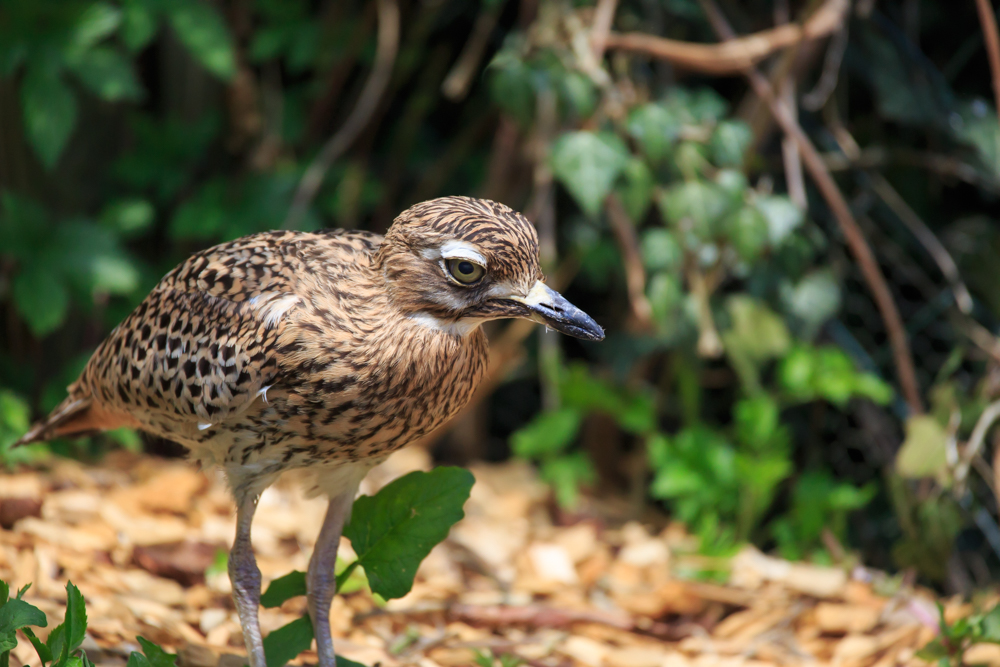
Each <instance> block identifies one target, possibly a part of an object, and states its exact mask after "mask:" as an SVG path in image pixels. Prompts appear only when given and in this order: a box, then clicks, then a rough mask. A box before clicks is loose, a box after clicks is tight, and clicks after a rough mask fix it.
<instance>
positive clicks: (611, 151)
mask: <svg viewBox="0 0 1000 667" xmlns="http://www.w3.org/2000/svg"><path fill="white" fill-rule="evenodd" d="M628 159H629V154H628V149H627V148H626V147H625V144H624V143H622V140H621V139H619V138H618V137H617V136H616V135H614V134H611V133H608V132H601V133H594V132H583V131H581V132H570V133H568V134H564V135H563V136H561V137H559V139H558V140H557V141H556V143H555V145H554V146H553V147H552V172H553V173H554V174H555V177H556V178H558V179H559V181H560V182H561V183H562V184H563V185H564V186H566V189H567V190H569V192H570V194H571V195H573V198H574V199H575V200H576V203H577V204H579V206H580V208H582V209H583V210H584V212H585V213H587V214H588V215H590V216H597V213H598V212H599V211H600V210H601V205H602V204H603V203H604V198H605V197H607V196H608V193H609V192H611V186H612V185H613V184H614V182H615V179H616V178H618V174H620V173H621V171H622V170H623V169H624V168H625V165H626V163H627V162H628Z"/></svg>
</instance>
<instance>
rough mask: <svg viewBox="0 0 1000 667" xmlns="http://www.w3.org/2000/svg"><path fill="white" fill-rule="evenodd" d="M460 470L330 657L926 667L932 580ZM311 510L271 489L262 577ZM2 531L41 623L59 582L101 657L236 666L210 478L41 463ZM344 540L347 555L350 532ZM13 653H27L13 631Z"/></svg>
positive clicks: (354, 613) (21, 488) (3, 519)
mask: <svg viewBox="0 0 1000 667" xmlns="http://www.w3.org/2000/svg"><path fill="white" fill-rule="evenodd" d="M428 465H429V461H428V458H427V455H426V454H425V453H424V452H423V451H421V450H419V449H411V450H405V451H403V452H400V453H398V454H397V455H395V456H394V457H393V458H392V459H390V460H389V461H388V462H387V463H386V464H385V465H383V466H382V467H381V468H379V469H377V470H376V471H374V472H373V473H372V475H371V476H370V477H369V479H368V480H366V482H365V486H364V487H363V489H362V490H363V491H365V492H368V493H372V492H373V491H374V490H376V489H377V488H379V487H380V486H381V485H383V484H385V483H387V482H388V481H389V480H391V479H393V478H395V477H396V476H398V475H401V474H404V473H405V472H408V471H410V470H413V469H418V468H423V469H426V468H427V467H428ZM472 470H473V472H474V473H475V475H476V480H477V483H476V486H475V488H474V489H473V492H472V498H471V499H470V501H469V503H468V504H467V505H466V518H465V520H464V521H462V522H461V523H459V524H458V525H456V526H455V528H454V529H453V530H452V532H451V535H450V537H449V538H448V540H447V541H446V542H444V543H443V544H441V545H439V546H438V547H437V548H436V549H434V551H433V552H431V555H430V556H429V557H428V558H427V560H426V561H425V562H424V563H423V565H422V566H421V568H420V571H419V573H418V575H417V580H416V584H415V585H414V587H413V591H412V592H411V593H410V594H409V595H407V596H406V597H405V598H402V599H400V600H393V601H390V602H389V603H388V604H386V605H379V604H378V603H376V602H375V601H374V600H373V599H372V597H371V596H370V594H368V593H367V592H366V591H364V590H361V591H355V592H353V593H349V594H347V595H342V596H338V597H337V598H336V599H335V601H334V605H333V613H332V619H333V620H332V624H333V632H334V637H335V639H336V648H337V652H338V653H340V654H343V655H345V656H346V657H348V658H351V659H354V660H357V661H359V662H362V663H364V664H367V665H376V664H380V665H383V666H385V667H392V666H396V665H419V666H420V667H434V666H435V665H442V666H448V665H469V664H472V663H473V660H474V659H475V656H476V652H477V651H479V652H482V651H485V650H489V651H491V652H492V653H493V655H496V656H500V655H504V654H510V655H514V656H517V657H519V658H521V659H522V660H523V661H524V662H525V663H526V664H529V665H550V666H553V667H555V666H560V667H562V666H567V667H568V666H572V665H585V666H588V667H684V666H687V665H732V666H736V665H757V666H763V665H797V664H829V665H841V666H844V667H848V666H851V667H854V666H857V667H861V666H869V665H871V666H876V665H877V666H879V667H883V666H889V665H911V664H912V665H923V664H925V663H923V662H922V661H920V660H919V659H917V658H915V656H914V654H915V651H916V650H917V649H919V648H920V647H921V646H923V645H924V644H925V643H927V642H928V641H929V640H930V639H931V638H932V637H933V636H934V634H935V625H936V623H935V619H936V610H935V606H934V598H933V596H932V595H931V594H930V593H928V592H927V591H923V590H921V589H915V588H913V587H911V586H906V585H904V584H901V583H900V581H899V580H898V579H892V578H888V577H886V576H884V575H882V574H880V573H878V572H873V571H871V570H868V569H865V568H863V567H860V566H856V567H854V568H853V569H845V568H822V567H816V566H812V565H807V564H801V563H789V562H786V561H782V560H779V559H776V558H772V557H769V556H766V555H764V554H761V553H760V552H758V551H756V550H754V549H752V548H747V549H745V550H744V551H742V552H741V553H740V554H738V555H737V556H736V557H734V558H732V559H727V560H725V561H713V560H712V559H708V558H705V557H700V556H698V555H697V554H696V553H694V551H693V543H692V540H691V538H690V537H689V536H688V535H687V534H686V533H685V532H684V530H683V529H682V528H681V527H679V526H676V525H668V526H666V527H665V528H663V529H662V530H655V531H654V530H651V529H650V528H649V527H647V526H645V525H643V524H640V523H637V522H625V523H623V524H622V523H621V522H616V521H613V520H608V519H605V520H599V519H595V518H588V519H583V520H577V521H576V522H575V523H573V524H572V525H557V522H555V521H554V520H553V517H554V516H555V515H556V513H555V512H554V511H553V508H552V504H551V499H550V495H549V492H548V490H547V488H546V487H545V485H543V484H542V483H540V482H539V481H538V479H537V477H536V476H535V475H534V473H533V472H532V470H531V469H530V468H529V467H526V466H523V465H520V464H516V463H508V464H503V465H478V466H475V467H474V468H472ZM594 507H596V506H592V508H594ZM324 509H325V507H324V503H323V502H322V501H320V500H306V499H304V498H303V496H302V494H301V493H300V492H299V491H298V488H297V487H296V485H295V484H294V480H293V479H285V480H283V481H282V482H280V483H279V484H278V485H276V486H275V487H273V488H272V489H269V490H268V491H267V492H266V493H265V494H264V496H263V497H262V498H261V501H260V508H259V510H258V512H257V516H256V519H255V523H254V529H253V542H254V547H255V549H256V552H257V556H258V562H259V564H260V569H261V571H262V573H263V576H264V579H265V582H266V581H268V580H270V579H273V578H275V577H278V576H281V575H283V574H285V573H287V572H288V571H289V570H291V569H299V570H305V569H306V564H307V559H308V554H309V553H311V550H312V546H313V543H314V540H315V537H316V534H317V532H318V531H319V524H320V521H321V519H322V516H323V511H324ZM590 515H591V516H600V513H599V512H598V511H596V510H595V511H593V512H590ZM561 522H562V523H569V522H568V521H566V520H565V517H563V518H562V521H561ZM0 524H2V525H3V529H0V578H3V579H4V580H6V581H7V582H9V583H11V584H12V588H13V587H14V586H18V587H20V586H23V585H24V584H27V583H29V582H31V583H32V584H33V585H32V587H31V589H30V591H29V592H28V594H27V596H26V599H27V600H29V601H30V602H32V603H33V604H35V605H37V606H38V607H40V608H41V609H42V610H44V611H45V612H46V613H47V614H48V616H49V619H50V622H49V628H51V627H54V626H55V625H56V623H58V622H59V621H60V620H61V618H62V614H63V611H62V610H63V605H64V602H65V595H66V594H65V584H66V581H67V579H68V580H71V581H72V582H73V583H75V584H76V585H77V586H79V588H80V590H81V591H82V592H83V594H84V596H85V598H86V601H87V608H88V615H89V631H88V638H87V640H86V642H85V644H84V648H86V649H87V651H88V655H89V656H90V657H91V658H92V659H93V660H94V661H95V662H96V663H97V664H99V665H101V664H108V665H123V664H124V663H125V661H126V659H127V656H128V654H129V652H130V651H132V650H134V649H137V648H138V646H137V644H136V640H135V637H136V635H142V636H144V637H146V638H148V639H151V640H153V641H155V642H158V643H160V644H161V645H163V646H164V647H165V648H168V649H169V650H172V651H174V652H177V653H179V655H180V661H179V662H180V664H181V665H185V666H191V667H214V666H215V665H221V666H226V667H236V666H238V665H242V664H243V662H242V660H243V658H242V656H244V655H245V653H244V651H243V646H242V638H241V634H240V626H239V623H238V621H237V617H236V613H235V611H234V608H233V603H232V601H231V599H230V597H229V593H230V587H229V580H228V577H227V575H226V574H225V571H224V569H222V571H219V568H218V567H214V568H213V567H212V565H213V563H217V562H218V557H219V555H220V553H224V550H225V549H226V548H227V546H228V545H229V544H230V543H231V541H232V537H233V532H234V528H235V521H234V510H233V504H232V501H231V500H230V498H229V495H228V493H227V492H226V489H225V485H224V482H223V480H222V479H221V478H220V477H219V476H218V475H216V474H215V473H208V474H204V473H202V472H198V471H197V470H196V469H194V468H193V467H192V466H190V465H187V464H184V463H182V462H176V461H164V460H159V459H153V458H148V457H140V456H136V455H131V454H128V453H125V452H119V453H116V454H113V455H111V456H108V457H106V458H105V460H104V461H103V462H102V464H101V465H100V466H99V467H90V466H85V465H82V464H79V463H76V462H74V461H68V460H53V461H52V462H51V465H50V466H49V467H48V468H47V469H45V470H43V471H36V472H30V471H28V472H18V473H16V474H8V475H0ZM341 549H342V554H344V555H346V556H351V555H352V554H351V552H350V549H349V543H347V542H346V541H345V542H344V544H343V545H342V547H341ZM707 568H717V569H719V568H721V569H724V570H726V571H728V572H729V574H728V580H727V581H726V583H725V584H718V583H706V582H705V581H698V580H696V579H694V578H692V575H693V573H696V572H698V571H704V570H705V569H707ZM206 570H207V571H208V572H207V573H206ZM265 585H266V584H265ZM946 608H947V613H948V615H949V616H952V617H958V616H959V615H961V614H964V613H968V612H969V608H968V606H967V605H962V604H961V603H960V602H958V601H951V602H949V603H948V604H947V605H946ZM304 611H305V600H304V598H296V599H293V600H289V601H288V602H286V603H285V605H284V606H283V607H282V608H280V609H265V610H262V611H261V624H262V626H263V629H264V632H265V633H266V632H268V631H270V630H273V629H275V628H278V627H280V626H281V625H283V624H285V623H287V622H289V621H291V620H293V619H295V618H297V617H299V616H300V615H301V614H302V613H304ZM41 634H42V635H44V634H45V630H43V631H42V633H41ZM966 657H967V661H968V662H969V663H977V662H978V663H990V664H1000V649H998V647H993V646H979V647H974V648H973V649H972V651H971V652H970V653H969V654H967V656H966ZM315 659H316V658H315V653H306V654H304V655H303V656H301V657H300V658H299V659H298V661H297V662H302V663H305V664H315ZM18 661H20V662H21V663H22V664H30V665H37V664H38V659H37V657H36V656H35V655H34V652H33V651H32V650H31V647H30V645H29V644H28V643H27V642H26V641H22V642H20V644H19V645H18V648H17V649H16V650H15V651H14V654H13V662H14V664H17V662H18ZM497 664H499V663H497Z"/></svg>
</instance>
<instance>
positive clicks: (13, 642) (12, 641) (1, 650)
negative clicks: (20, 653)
mask: <svg viewBox="0 0 1000 667" xmlns="http://www.w3.org/2000/svg"><path fill="white" fill-rule="evenodd" d="M15 648H17V633H16V632H14V631H13V630H11V631H10V632H0V662H6V661H7V658H8V656H7V655H6V653H7V652H8V651H12V650H14V649H15ZM5 667H6V665H5Z"/></svg>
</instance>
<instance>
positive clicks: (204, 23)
mask: <svg viewBox="0 0 1000 667" xmlns="http://www.w3.org/2000/svg"><path fill="white" fill-rule="evenodd" d="M163 8H164V11H165V12H166V13H167V18H168V19H169V20H170V25H171V26H172V27H173V29H174V32H176V33H177V36H178V37H180V40H181V41H182V42H183V43H184V46H186V47H187V48H188V50H189V51H190V52H191V55H193V56H194V57H195V58H197V59H198V62H200V63H201V64H202V65H203V66H204V67H205V69H207V70H208V71H209V72H211V73H212V74H214V75H216V76H217V77H219V78H220V79H222V80H224V81H228V80H230V79H232V78H233V76H235V75H236V55H235V52H234V50H233V37H232V35H231V34H230V33H229V28H228V27H227V26H226V22H225V21H224V20H223V19H222V16H220V15H219V13H218V12H217V11H216V10H215V8H214V7H213V6H212V5H211V4H210V3H208V2H206V1H205V0H170V1H169V2H166V3H164V5H163Z"/></svg>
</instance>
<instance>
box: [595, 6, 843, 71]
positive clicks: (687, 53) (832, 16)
mask: <svg viewBox="0 0 1000 667" xmlns="http://www.w3.org/2000/svg"><path fill="white" fill-rule="evenodd" d="M849 8H850V3H849V2H848V0H827V1H826V2H825V3H824V4H823V6H822V7H820V8H819V9H818V10H817V11H816V12H815V13H813V15H812V16H811V17H810V18H809V20H808V21H806V22H805V23H804V24H802V25H801V26H800V25H797V24H788V25H783V26H778V27H776V28H772V29H770V30H763V31H761V32H756V33H754V34H752V35H746V36H744V37H739V38H734V39H732V40H729V41H726V42H723V43H721V44H696V43H692V42H681V41H677V40H673V39H665V38H663V37H656V36H654V35H648V34H646V33H641V32H629V33H615V32H611V33H609V34H608V37H607V40H606V45H607V48H610V49H621V50H624V51H637V52H640V53H645V54H649V55H651V56H654V57H656V58H662V59H664V60H669V61H671V62H672V63H674V64H675V65H680V66H683V67H686V68H687V69H690V70H693V71H696V72H701V73H703V74H714V75H717V76H725V75H728V74H740V73H742V72H743V71H744V70H746V68H747V67H752V66H753V65H755V64H757V63H758V62H760V61H761V60H763V59H764V58H767V57H768V56H770V55H772V54H774V53H776V52H778V51H781V50H782V49H786V48H788V47H790V46H794V45H796V44H798V43H800V42H804V41H808V40H813V39H817V38H819V37H824V36H826V35H829V34H830V33H832V32H835V31H836V30H839V29H840V28H841V27H842V26H843V24H844V20H845V18H846V16H847V11H848V9H849Z"/></svg>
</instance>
